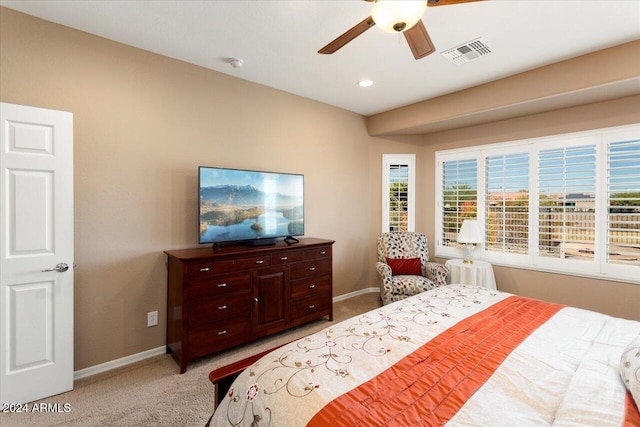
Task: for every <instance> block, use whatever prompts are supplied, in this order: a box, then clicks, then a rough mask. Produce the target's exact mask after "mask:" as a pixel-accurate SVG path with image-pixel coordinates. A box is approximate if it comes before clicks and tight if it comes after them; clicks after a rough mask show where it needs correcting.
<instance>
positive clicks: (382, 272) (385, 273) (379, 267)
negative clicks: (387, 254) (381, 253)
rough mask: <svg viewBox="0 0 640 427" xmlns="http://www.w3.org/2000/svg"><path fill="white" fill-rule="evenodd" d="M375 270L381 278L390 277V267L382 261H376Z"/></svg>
mask: <svg viewBox="0 0 640 427" xmlns="http://www.w3.org/2000/svg"><path fill="white" fill-rule="evenodd" d="M376 271H377V272H378V276H380V278H381V279H382V280H384V279H386V278H389V277H391V267H389V264H386V263H384V262H380V261H378V262H376Z"/></svg>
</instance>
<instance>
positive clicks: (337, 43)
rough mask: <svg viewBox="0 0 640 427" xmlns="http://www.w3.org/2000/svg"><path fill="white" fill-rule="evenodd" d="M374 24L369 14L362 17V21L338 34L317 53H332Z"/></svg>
mask: <svg viewBox="0 0 640 427" xmlns="http://www.w3.org/2000/svg"><path fill="white" fill-rule="evenodd" d="M374 25H376V23H375V22H373V19H372V18H371V17H370V16H369V17H368V18H366V19H364V20H363V21H362V22H360V23H359V24H357V25H356V26H354V27H353V28H351V29H350V30H348V31H347V32H346V33H344V34H342V35H341V36H338V38H337V39H335V40H334V41H332V42H331V43H329V44H328V45H326V46H325V47H323V48H322V49H320V50H319V51H318V53H324V54H332V53H334V52H335V51H337V50H338V49H340V48H341V47H342V46H344V45H346V44H347V43H349V42H350V41H351V40H353V39H355V38H356V37H358V36H359V35H360V34H362V33H364V32H365V31H367V30H368V29H369V28H371V27H373V26H374Z"/></svg>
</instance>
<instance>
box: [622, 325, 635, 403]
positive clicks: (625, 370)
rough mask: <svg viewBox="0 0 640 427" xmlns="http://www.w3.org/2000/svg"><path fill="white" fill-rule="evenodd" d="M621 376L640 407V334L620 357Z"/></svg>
mask: <svg viewBox="0 0 640 427" xmlns="http://www.w3.org/2000/svg"><path fill="white" fill-rule="evenodd" d="M620 376H621V377H622V382H624V385H625V387H627V389H628V390H629V391H630V392H631V396H633V400H635V401H636V405H637V406H638V407H640V335H638V336H637V337H636V338H635V339H634V340H633V341H631V342H630V343H629V345H627V348H625V349H624V352H622V358H620Z"/></svg>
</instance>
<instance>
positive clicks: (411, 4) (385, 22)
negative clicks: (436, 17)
mask: <svg viewBox="0 0 640 427" xmlns="http://www.w3.org/2000/svg"><path fill="white" fill-rule="evenodd" d="M426 3H427V2H426V1H425V0H422V1H399V0H378V1H377V2H376V3H375V4H374V5H373V8H371V18H373V21H374V22H375V23H376V25H377V26H378V27H380V28H381V29H383V30H384V31H386V32H388V33H399V32H403V31H406V30H408V29H409V28H411V27H413V26H414V25H416V24H417V23H418V21H419V20H421V19H422V15H424V11H425V9H426Z"/></svg>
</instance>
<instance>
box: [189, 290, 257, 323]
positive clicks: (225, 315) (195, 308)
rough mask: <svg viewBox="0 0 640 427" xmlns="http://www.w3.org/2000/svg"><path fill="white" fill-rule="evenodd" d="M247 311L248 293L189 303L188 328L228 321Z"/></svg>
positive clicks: (248, 305) (249, 295)
mask: <svg viewBox="0 0 640 427" xmlns="http://www.w3.org/2000/svg"><path fill="white" fill-rule="evenodd" d="M249 310H251V294H250V293H249V292H243V293H235V294H230V295H223V296H219V297H214V298H204V299H200V300H197V301H194V302H191V303H189V327H190V328H191V327H194V326H201V325H206V324H207V323H214V322H218V321H220V320H226V319H230V318H232V317H236V316H240V315H242V314H245V313H248V312H249Z"/></svg>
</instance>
